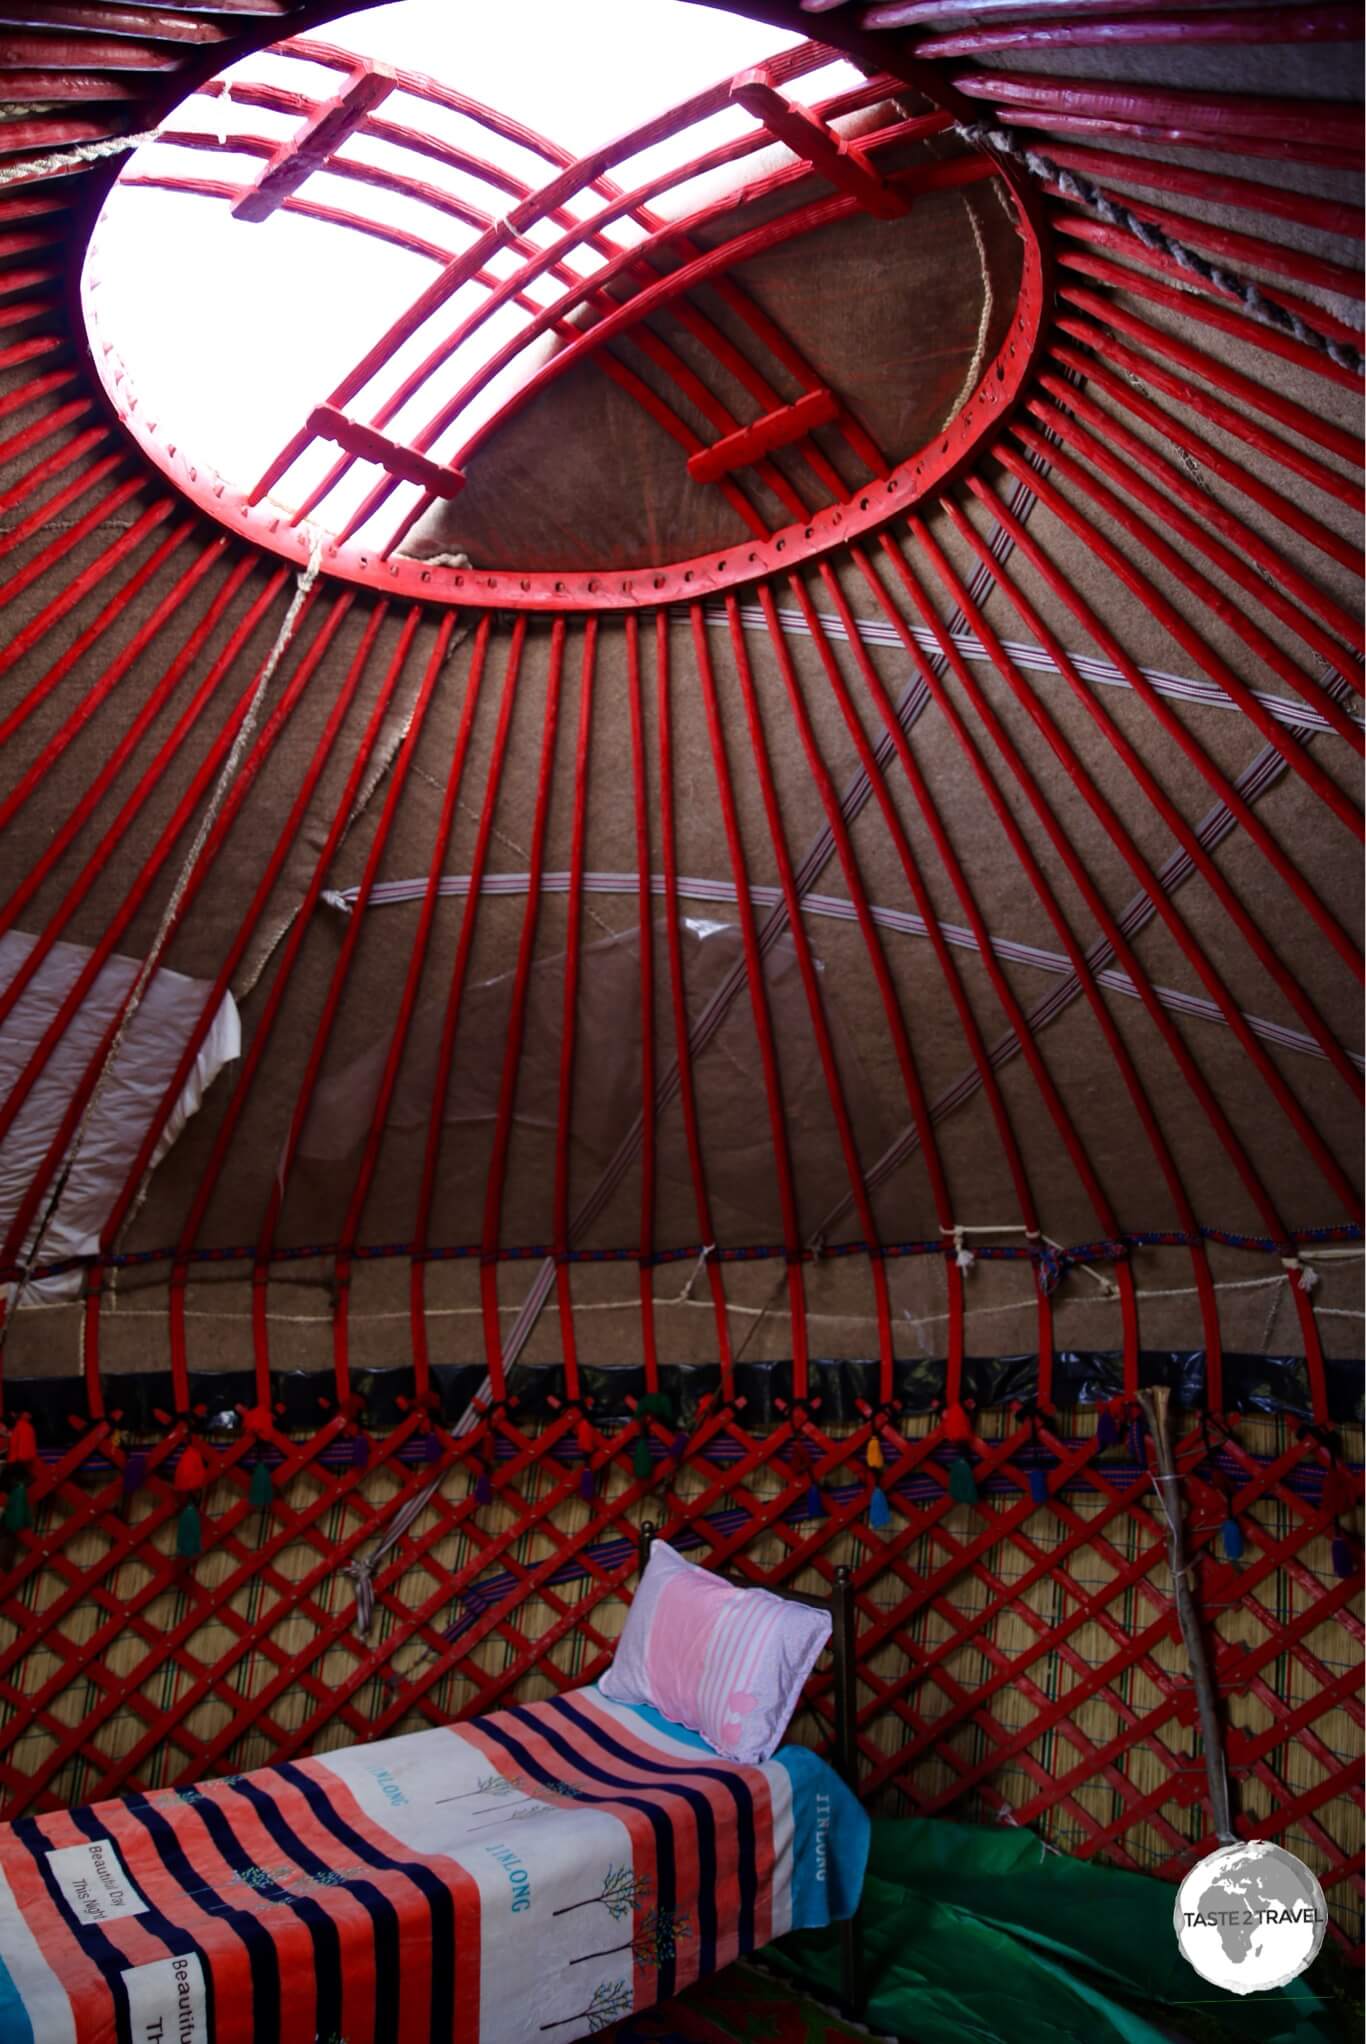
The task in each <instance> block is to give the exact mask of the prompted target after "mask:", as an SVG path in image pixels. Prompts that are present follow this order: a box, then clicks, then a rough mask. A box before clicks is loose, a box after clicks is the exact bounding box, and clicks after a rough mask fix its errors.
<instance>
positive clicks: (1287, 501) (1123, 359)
mask: <svg viewBox="0 0 1366 2044" xmlns="http://www.w3.org/2000/svg"><path fill="white" fill-rule="evenodd" d="M1057 324H1058V329H1059V332H1060V333H1061V334H1063V335H1067V336H1070V337H1071V338H1072V339H1074V340H1076V341H1079V342H1081V343H1082V345H1083V346H1084V347H1085V348H1086V349H1088V350H1089V351H1090V352H1089V353H1086V354H1083V353H1082V352H1081V351H1080V349H1079V348H1074V347H1070V346H1069V345H1068V342H1067V340H1065V339H1055V340H1053V341H1052V342H1050V344H1049V353H1050V354H1051V355H1052V357H1053V359H1054V361H1055V362H1059V363H1061V365H1062V367H1063V368H1064V369H1070V370H1073V371H1074V372H1075V373H1076V374H1077V375H1078V376H1083V377H1085V378H1086V379H1087V381H1088V382H1089V383H1090V384H1091V385H1092V386H1093V387H1094V388H1096V389H1098V390H1103V391H1104V392H1105V395H1106V396H1107V397H1108V398H1110V399H1112V400H1113V402H1114V403H1115V404H1116V405H1118V406H1120V407H1121V408H1122V409H1123V410H1125V411H1127V412H1129V413H1131V414H1132V415H1133V416H1134V417H1135V418H1138V419H1142V420H1143V421H1144V422H1145V423H1146V424H1147V425H1149V426H1152V427H1154V428H1156V430H1157V431H1158V432H1159V433H1161V434H1162V435H1163V436H1164V437H1165V438H1167V439H1169V440H1170V439H1171V438H1172V436H1173V435H1174V434H1175V433H1177V432H1179V433H1180V435H1181V445H1182V446H1183V447H1184V448H1185V449H1187V451H1188V452H1189V453H1190V454H1192V455H1193V456H1194V457H1195V459H1196V461H1197V462H1198V463H1199V464H1200V466H1201V467H1202V468H1208V469H1209V470H1210V472H1211V473H1212V474H1214V475H1217V476H1218V477H1219V478H1220V480H1221V481H1223V482H1226V483H1228V484H1229V485H1230V486H1231V487H1232V488H1233V489H1234V490H1236V491H1237V492H1238V494H1239V496H1242V497H1247V498H1250V499H1251V501H1252V502H1253V503H1254V504H1257V505H1259V506H1260V507H1261V509H1262V510H1263V511H1269V512H1270V513H1271V516H1272V517H1273V518H1274V519H1276V520H1277V522H1278V523H1279V524H1281V525H1284V526H1288V527H1289V529H1290V530H1291V531H1292V532H1297V533H1298V534H1299V536H1300V538H1301V539H1306V540H1308V542H1309V544H1310V545H1311V546H1313V547H1316V548H1317V549H1318V551H1319V552H1320V553H1322V554H1326V555H1328V557H1329V558H1330V559H1331V560H1335V561H1337V562H1338V563H1339V565H1340V566H1342V567H1354V566H1355V564H1356V550H1355V549H1354V548H1353V547H1351V546H1349V545H1348V544H1347V542H1346V541H1345V540H1344V539H1341V538H1339V536H1338V534H1337V533H1335V532H1333V531H1332V530H1331V528H1330V527H1328V526H1326V525H1324V524H1323V523H1322V522H1321V521H1320V520H1319V519H1317V518H1315V517H1314V516H1313V515H1312V513H1310V512H1309V511H1307V510H1305V509H1304V507H1303V506H1302V505H1300V504H1298V503H1296V502H1295V501H1294V500H1293V499H1292V498H1291V497H1289V496H1287V495H1286V494H1285V493H1284V492H1283V491H1281V490H1277V489H1274V488H1272V486H1271V485H1270V484H1269V483H1268V482H1265V481H1264V480H1263V479H1262V477H1261V476H1259V475H1257V474H1256V473H1255V472H1254V471H1253V470H1252V469H1250V468H1247V467H1245V466H1244V465H1243V463H1241V462H1239V461H1235V460H1234V458H1233V456H1232V455H1230V454H1227V453H1225V452H1224V450H1223V449H1222V448H1220V447H1216V446H1215V445H1214V442H1213V441H1212V440H1206V439H1205V438H1204V436H1203V435H1202V434H1200V433H1197V432H1196V431H1195V428H1194V427H1193V426H1192V425H1191V424H1189V423H1188V422H1187V421H1186V420H1185V419H1181V420H1179V421H1178V420H1177V419H1175V418H1174V417H1173V416H1172V414H1171V413H1170V412H1168V411H1165V410H1164V409H1163V408H1162V406H1161V405H1159V404H1157V403H1155V402H1154V400H1153V399H1152V398H1149V397H1145V396H1144V395H1143V394H1142V392H1141V391H1137V390H1135V389H1134V387H1133V385H1132V383H1131V382H1130V381H1129V373H1132V375H1134V376H1142V378H1143V379H1144V381H1145V382H1147V383H1149V384H1151V385H1152V386H1154V387H1155V388H1156V389H1158V390H1160V391H1162V392H1163V394H1164V395H1167V396H1173V395H1176V393H1177V392H1179V391H1180V390H1181V388H1182V386H1181V384H1180V382H1179V380H1178V379H1177V378H1175V377H1173V376H1172V375H1170V373H1168V372H1164V371H1163V370H1162V368H1161V367H1160V365H1159V364H1157V363H1154V362H1149V361H1148V360H1147V358H1146V357H1145V356H1142V355H1140V354H1138V353H1137V352H1136V350H1134V349H1132V348H1126V347H1125V345H1124V343H1123V342H1122V341H1121V340H1120V339H1119V337H1118V335H1117V334H1116V333H1113V332H1111V333H1106V332H1105V331H1104V330H1103V329H1102V328H1101V327H1099V326H1092V325H1091V323H1090V322H1089V321H1088V320H1084V319H1078V318H1075V317H1069V316H1067V315H1066V313H1064V316H1063V317H1062V318H1060V319H1059V320H1058V322H1057ZM1102 358H1103V360H1102ZM1107 365H1112V366H1116V367H1119V368H1121V369H1123V370H1125V371H1126V376H1125V379H1124V381H1123V382H1121V381H1120V379H1119V378H1118V377H1117V376H1113V375H1111V374H1110V367H1109V366H1107ZM1073 387H1074V388H1075V386H1073ZM1186 388H1187V389H1191V386H1189V385H1187V386H1186ZM1200 396H1201V394H1200V393H1199V392H1196V391H1194V390H1193V389H1192V403H1191V406H1190V409H1191V411H1193V412H1196V413H1197V414H1198V415H1200V414H1203V413H1204V410H1205V405H1204V403H1202V402H1199V401H1198V400H1199V399H1200ZM1219 409H1220V410H1221V411H1223V412H1224V413H1225V415H1226V416H1228V417H1238V416H1240V415H1238V414H1236V413H1229V412H1228V408H1227V407H1220V408H1219ZM1242 437H1244V438H1245V437H1246V434H1244V435H1243V436H1242ZM1186 501H1189V500H1186ZM1204 503H1205V506H1206V507H1207V508H1206V515H1207V516H1211V515H1212V514H1213V511H1214V510H1215V508H1216V507H1215V506H1214V505H1213V503H1212V500H1211V499H1210V497H1209V496H1208V494H1207V493H1206V494H1205V495H1204ZM1217 509H1218V511H1219V513H1220V516H1221V517H1228V516H1231V514H1230V513H1227V512H1225V511H1224V510H1223V507H1222V505H1220V506H1218V507H1217ZM1259 544H1260V545H1261V546H1263V547H1266V545H1267V542H1266V541H1265V540H1262V539H1260V536H1259ZM1275 558H1276V560H1277V562H1278V563H1280V564H1281V565H1280V567H1279V569H1278V572H1279V574H1280V577H1281V579H1282V580H1283V581H1284V582H1285V584H1286V586H1287V587H1288V588H1291V589H1293V590H1294V592H1295V596H1296V599H1297V601H1299V602H1300V603H1302V604H1304V605H1305V606H1306V607H1307V608H1312V609H1314V610H1316V611H1317V612H1318V615H1319V618H1320V621H1321V622H1322V623H1324V624H1325V625H1327V627H1328V629H1329V630H1330V631H1333V632H1336V633H1338V635H1339V636H1340V637H1342V638H1344V639H1346V640H1348V641H1349V643H1350V641H1351V639H1352V637H1353V636H1354V635H1355V636H1357V637H1359V636H1360V624H1359V621H1358V620H1357V619H1355V618H1353V617H1352V616H1351V614H1350V612H1348V611H1345V610H1344V609H1343V608H1342V606H1341V605H1340V604H1339V603H1337V602H1336V601H1335V600H1334V599H1333V597H1332V596H1331V595H1329V594H1328V593H1327V592H1326V591H1325V590H1323V589H1321V588H1320V587H1319V585H1318V583H1317V582H1314V581H1312V580H1311V579H1310V578H1309V576H1307V575H1305V574H1302V573H1301V572H1300V570H1299V569H1298V568H1296V567H1295V566H1293V564H1291V563H1290V562H1288V561H1286V559H1285V557H1284V556H1283V555H1282V554H1280V553H1279V552H1277V553H1276V555H1275Z"/></svg>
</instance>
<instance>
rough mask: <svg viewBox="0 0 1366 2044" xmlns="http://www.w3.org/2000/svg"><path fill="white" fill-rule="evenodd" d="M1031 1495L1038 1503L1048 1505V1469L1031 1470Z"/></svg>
mask: <svg viewBox="0 0 1366 2044" xmlns="http://www.w3.org/2000/svg"><path fill="white" fill-rule="evenodd" d="M1029 1495H1030V1496H1031V1497H1032V1498H1033V1500H1034V1502H1035V1504H1036V1505H1046V1504H1047V1503H1048V1473H1047V1471H1046V1470H1043V1469H1031V1470H1030V1472H1029Z"/></svg>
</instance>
